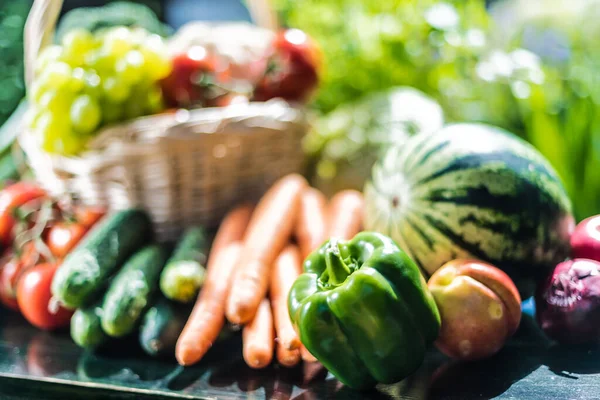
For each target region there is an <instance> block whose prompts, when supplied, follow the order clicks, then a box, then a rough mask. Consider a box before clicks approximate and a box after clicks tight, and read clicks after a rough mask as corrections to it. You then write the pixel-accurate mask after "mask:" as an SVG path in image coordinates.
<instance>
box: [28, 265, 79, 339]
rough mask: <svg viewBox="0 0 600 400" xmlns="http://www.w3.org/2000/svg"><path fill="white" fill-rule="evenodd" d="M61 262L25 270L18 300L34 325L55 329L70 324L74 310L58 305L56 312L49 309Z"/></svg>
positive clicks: (45, 328)
mask: <svg viewBox="0 0 600 400" xmlns="http://www.w3.org/2000/svg"><path fill="white" fill-rule="evenodd" d="M58 266H59V264H56V263H55V264H51V263H46V264H39V265H36V266H35V267H31V268H29V269H27V270H26V271H24V272H23V274H22V275H21V277H20V278H19V282H18V284H17V302H18V303H19V308H20V310H21V314H23V316H24V317H25V319H27V321H29V322H30V323H31V324H32V325H33V326H36V327H38V328H40V329H44V330H53V329H58V328H62V327H65V326H67V325H68V324H69V321H70V320H71V316H72V315H73V311H71V310H67V309H65V308H63V307H58V310H56V312H51V311H50V310H49V303H50V300H51V298H52V293H51V292H50V285H51V283H52V278H54V274H55V272H56V270H57V269H58Z"/></svg>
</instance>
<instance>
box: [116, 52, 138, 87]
mask: <svg viewBox="0 0 600 400" xmlns="http://www.w3.org/2000/svg"><path fill="white" fill-rule="evenodd" d="M115 69H116V72H117V74H118V75H119V78H121V79H122V80H123V81H124V82H127V83H129V84H135V83H137V82H139V81H140V80H141V79H142V78H143V77H144V56H143V55H142V53H140V52H139V51H137V50H131V51H129V52H128V53H127V54H126V55H125V57H124V58H122V59H120V60H119V61H118V62H117V65H116V68H115Z"/></svg>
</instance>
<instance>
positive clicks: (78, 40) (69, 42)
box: [62, 28, 96, 57]
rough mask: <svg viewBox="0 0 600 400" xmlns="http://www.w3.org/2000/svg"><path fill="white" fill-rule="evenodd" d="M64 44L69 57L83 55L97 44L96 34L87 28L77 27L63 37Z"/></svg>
mask: <svg viewBox="0 0 600 400" xmlns="http://www.w3.org/2000/svg"><path fill="white" fill-rule="evenodd" d="M62 45H63V49H64V52H65V54H66V55H67V57H72V56H74V55H81V56H83V55H84V54H85V53H87V52H88V51H90V50H92V49H93V48H94V47H95V46H96V41H95V39H94V36H93V35H92V34H91V33H90V32H89V31H87V30H85V29H82V28H76V29H73V30H71V31H69V32H68V33H67V34H66V35H65V36H64V37H63V39H62Z"/></svg>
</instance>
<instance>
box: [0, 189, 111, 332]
mask: <svg viewBox="0 0 600 400" xmlns="http://www.w3.org/2000/svg"><path fill="white" fill-rule="evenodd" d="M104 213H105V211H104V209H103V208H100V207H82V206H75V207H66V206H60V205H59V204H58V203H57V202H55V201H53V200H52V199H51V198H50V197H49V196H48V195H47V193H46V192H45V191H44V190H43V189H42V188H40V187H39V186H37V185H35V184H33V183H29V182H17V183H14V184H12V185H10V186H8V187H6V188H5V189H4V190H2V191H1V192H0V243H1V245H2V249H3V254H2V258H1V261H0V302H1V303H2V304H3V305H4V306H6V307H7V308H10V309H12V310H15V311H19V312H20V313H21V314H22V315H23V317H25V319H27V320H28V321H29V322H30V323H31V324H32V325H34V326H36V327H38V328H41V329H45V330H52V329H57V328H61V327H64V326H66V325H67V324H68V323H69V321H70V318H71V315H72V311H69V310H66V309H64V308H62V307H60V306H57V305H52V304H51V297H52V295H51V293H50V284H51V282H52V278H53V277H54V273H55V272H56V269H57V268H58V266H59V265H60V262H61V260H62V259H63V258H64V257H65V256H66V255H67V254H68V253H69V252H70V251H71V250H72V249H73V248H74V247H75V246H76V245H77V243H78V242H79V241H80V240H81V239H82V238H83V237H84V236H85V234H86V233H87V232H88V230H89V229H90V228H91V227H92V226H93V225H94V224H95V223H96V222H98V220H99V219H100V218H101V217H102V216H103V215H104Z"/></svg>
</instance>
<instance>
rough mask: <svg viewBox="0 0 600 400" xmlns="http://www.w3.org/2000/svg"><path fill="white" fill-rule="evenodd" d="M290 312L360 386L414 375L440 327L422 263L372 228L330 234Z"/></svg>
mask: <svg viewBox="0 0 600 400" xmlns="http://www.w3.org/2000/svg"><path fill="white" fill-rule="evenodd" d="M288 310H289V314H290V318H291V320H292V323H293V324H294V328H295V329H296V331H297V332H298V335H299V336H300V340H301V341H302V343H303V344H304V345H305V346H306V348H307V350H308V351H310V353H312V355H314V356H315V357H316V358H317V359H318V360H319V361H320V362H321V363H322V364H323V365H324V366H325V367H326V368H327V369H328V370H329V371H330V372H331V373H332V374H333V375H335V376H336V377H337V378H338V379H339V380H340V381H341V382H342V383H344V384H345V385H347V386H349V387H351V388H354V389H368V388H371V387H373V386H375V384H376V383H377V382H381V383H394V382H398V381H399V380H401V379H403V378H405V377H406V376H408V375H410V374H411V373H413V372H414V371H415V370H416V369H417V368H419V366H420V365H421V364H422V362H423V359H424V357H425V351H426V349H427V347H428V346H429V345H430V344H431V343H432V342H433V341H434V340H435V339H436V338H437V336H438V333H439V329H440V314H439V311H438V309H437V307H436V305H435V302H434V300H433V297H432V295H431V293H430V292H429V290H428V289H427V284H426V282H425V279H424V278H423V276H422V275H421V273H420V271H419V268H418V267H417V265H416V264H415V263H414V261H412V260H411V259H410V257H408V255H407V254H406V253H405V252H404V251H402V250H401V249H400V248H399V247H398V245H397V244H396V243H395V242H394V241H393V240H392V239H391V238H389V237H387V236H384V235H381V234H379V233H374V232H362V233H359V234H358V235H356V236H355V237H354V238H353V239H352V240H349V241H341V240H336V239H331V240H329V241H327V242H326V243H325V244H323V245H322V246H321V247H320V248H319V249H318V250H316V251H315V252H313V253H312V254H311V255H309V256H308V257H307V259H306V260H305V262H304V273H303V274H301V275H300V276H299V277H298V279H297V280H296V281H295V282H294V284H293V286H292V288H291V290H290V293H289V297H288Z"/></svg>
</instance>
